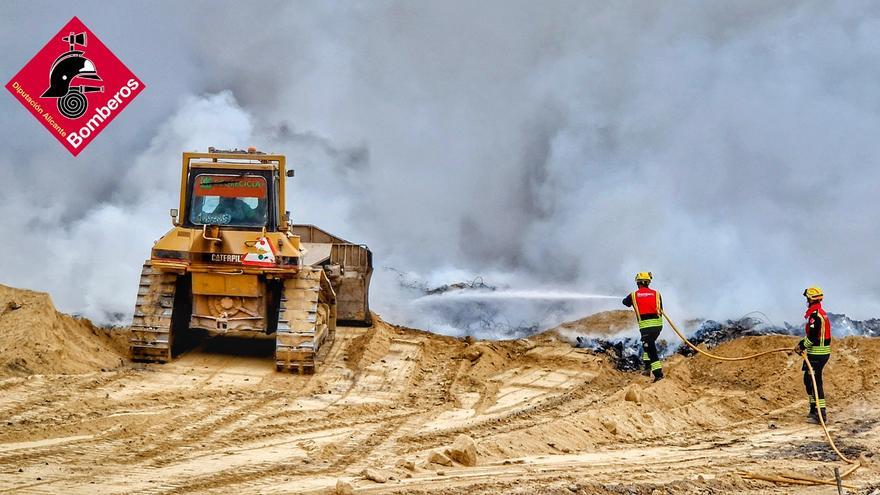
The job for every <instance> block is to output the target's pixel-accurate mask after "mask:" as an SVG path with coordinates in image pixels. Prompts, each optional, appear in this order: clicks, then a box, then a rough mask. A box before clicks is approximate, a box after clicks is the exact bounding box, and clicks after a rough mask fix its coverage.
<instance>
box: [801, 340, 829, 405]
mask: <svg viewBox="0 0 880 495" xmlns="http://www.w3.org/2000/svg"><path fill="white" fill-rule="evenodd" d="M830 357H831V355H830V354H823V355H817V354H807V359H809V360H810V366H812V367H813V374H814V375H816V388H817V389H818V390H816V392H815V393H814V392H813V380H811V379H810V370H808V369H807V363H804V364H803V366H802V367H801V369H802V370H804V387H806V389H807V395H808V396H809V397H810V410H811V411H812V410H813V409H816V408H817V407H818V408H819V409H825V389H824V388H823V387H822V368H824V367H825V365H826V364H827V363H828V358H830Z"/></svg>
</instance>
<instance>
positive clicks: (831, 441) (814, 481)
mask: <svg viewBox="0 0 880 495" xmlns="http://www.w3.org/2000/svg"><path fill="white" fill-rule="evenodd" d="M663 318H665V319H666V321H667V322H669V326H671V327H672V330H673V331H674V332H675V333H676V335H678V338H680V339H681V340H682V342H684V343H685V344H687V346H688V347H690V348H691V349H693V350H694V351H696V352H698V353H700V354H703V355H704V356H707V357H710V358H712V359H717V360H719V361H745V360H747V359H754V358H756V357H760V356H765V355H767V354H773V353H774V352H791V351H792V348H790V347H780V348H778V349H770V350H769V351H764V352H759V353H757V354H750V355H748V356H739V357H725V356H718V355H715V354H712V353H711V352H708V351H704V350H703V349H700V348H699V347H697V346H695V345H694V344H693V343H691V341H690V340H688V339H687V337H685V336H684V334H683V333H682V332H681V330H679V329H678V327H677V326H676V325H675V323H674V322H673V321H672V319H671V318H669V315H667V314H666V312H665V311H664V312H663ZM801 359H803V360H804V363H805V364H806V366H807V370H808V371H809V373H810V379H811V380H812V381H813V393H815V392H816V391H817V390H819V387H818V386H817V384H816V374H815V373H813V366H812V365H810V360H809V359H807V355H806V354H805V353H801ZM819 424H821V425H822V430H823V431H824V432H825V438H826V439H827V440H828V445H830V446H831V449H832V450H834V453H835V454H837V457H840V459H841V460H842V461H844V462H846V463H847V464H852V467H851V468H850V469H847V470H846V471H845V472H844V474H841V475H840V477H841V478H844V477H846V476H849V475H850V474H852V473H853V472H854V471H855V470H856V469H858V468H859V467H860V466H861V463H860V462H859V461H853V460H851V459H849V458H847V457H846V456H845V455H843V453H842V452H840V450H838V448H837V445H835V444H834V439H832V438H831V433H830V432H829V431H828V426H827V425H826V424H825V418H823V417H822V414H821V412H820V414H819ZM747 474H748V477H750V478H754V479H762V480H765V481H776V482H781V483H785V482H788V483H791V484H797V485H800V484H804V483H811V484H823V485H830V484H834V485H836V484H837V481H836V480H834V479H831V480H820V479H816V478H810V477H805V476H796V477H795V476H787V475H786V476H765V475H757V474H751V473H747ZM771 478H772V479H771ZM786 478H787V479H788V481H786ZM847 488H850V487H847Z"/></svg>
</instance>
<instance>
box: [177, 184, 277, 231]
mask: <svg viewBox="0 0 880 495" xmlns="http://www.w3.org/2000/svg"><path fill="white" fill-rule="evenodd" d="M267 192H268V187H267V185H266V179H265V178H264V177H262V176H259V175H224V174H200V175H198V176H196V179H195V181H193V194H192V198H193V199H192V207H191V208H190V213H189V220H190V222H192V223H193V224H194V225H221V226H223V225H231V226H235V227H262V226H264V225H266V221H267V219H268V212H269V211H268V195H267Z"/></svg>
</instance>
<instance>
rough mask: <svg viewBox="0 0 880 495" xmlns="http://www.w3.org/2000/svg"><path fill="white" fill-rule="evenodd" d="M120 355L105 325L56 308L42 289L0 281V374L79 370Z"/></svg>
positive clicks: (116, 361) (108, 363) (110, 364)
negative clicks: (70, 314) (32, 288)
mask: <svg viewBox="0 0 880 495" xmlns="http://www.w3.org/2000/svg"><path fill="white" fill-rule="evenodd" d="M124 361H125V351H124V350H122V349H120V348H119V345H118V343H116V342H114V340H113V339H112V338H111V337H110V336H109V335H108V334H107V332H106V331H104V330H102V329H99V328H97V327H95V326H94V325H93V324H92V323H91V322H90V321H89V320H86V319H82V318H74V317H72V316H68V315H65V314H63V313H59V312H58V311H56V310H55V306H54V305H53V304H52V300H51V299H50V298H49V295H48V294H45V293H42V292H32V291H28V290H22V289H15V288H12V287H7V286H4V285H0V376H2V375H31V374H58V373H83V372H88V371H95V370H100V369H102V368H105V369H106V368H115V367H117V366H119V365H120V364H122V363H123V362H124Z"/></svg>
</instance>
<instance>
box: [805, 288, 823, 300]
mask: <svg viewBox="0 0 880 495" xmlns="http://www.w3.org/2000/svg"><path fill="white" fill-rule="evenodd" d="M804 296H805V297H806V298H807V301H810V302H816V301H821V300H822V298H823V297H825V294H823V293H822V289H821V288H819V287H817V286H815V285H814V286H813V287H807V288H806V289H804Z"/></svg>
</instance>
